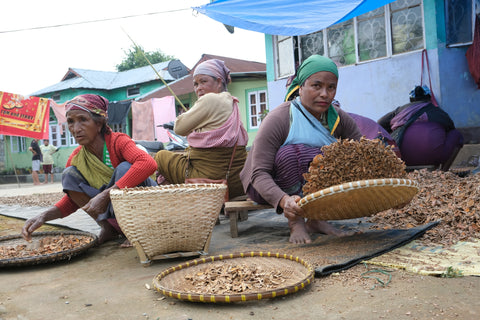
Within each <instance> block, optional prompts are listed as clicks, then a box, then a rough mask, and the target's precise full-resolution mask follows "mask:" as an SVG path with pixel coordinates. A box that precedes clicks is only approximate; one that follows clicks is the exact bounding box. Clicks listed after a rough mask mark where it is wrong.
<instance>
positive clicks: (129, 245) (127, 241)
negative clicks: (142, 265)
mask: <svg viewBox="0 0 480 320" xmlns="http://www.w3.org/2000/svg"><path fill="white" fill-rule="evenodd" d="M131 247H133V246H132V244H131V243H130V241H129V240H128V239H125V241H124V242H123V243H122V244H121V245H120V248H131Z"/></svg>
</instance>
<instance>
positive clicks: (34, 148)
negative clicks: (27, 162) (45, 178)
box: [28, 139, 42, 185]
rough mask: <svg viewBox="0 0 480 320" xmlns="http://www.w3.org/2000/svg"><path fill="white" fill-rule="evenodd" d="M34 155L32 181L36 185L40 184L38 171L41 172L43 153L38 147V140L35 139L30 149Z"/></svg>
mask: <svg viewBox="0 0 480 320" xmlns="http://www.w3.org/2000/svg"><path fill="white" fill-rule="evenodd" d="M28 150H30V151H31V152H32V153H33V156H32V179H33V184H34V185H39V184H40V179H39V178H38V171H40V162H41V161H42V151H41V150H40V147H39V146H38V139H33V140H32V142H31V143H30V147H29V148H28Z"/></svg>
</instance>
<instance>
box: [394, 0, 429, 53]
mask: <svg viewBox="0 0 480 320" xmlns="http://www.w3.org/2000/svg"><path fill="white" fill-rule="evenodd" d="M391 18H392V47H393V54H397V53H402V52H408V51H413V50H418V49H422V48H423V24H422V10H421V8H420V6H417V7H413V8H409V9H404V10H400V11H396V12H393V13H392V17H391Z"/></svg>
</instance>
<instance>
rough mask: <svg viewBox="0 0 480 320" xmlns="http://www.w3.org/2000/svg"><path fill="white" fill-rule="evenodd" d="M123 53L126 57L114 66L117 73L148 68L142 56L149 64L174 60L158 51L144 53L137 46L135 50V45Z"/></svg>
mask: <svg viewBox="0 0 480 320" xmlns="http://www.w3.org/2000/svg"><path fill="white" fill-rule="evenodd" d="M123 52H124V53H125V56H126V57H125V58H124V59H123V61H122V62H121V63H120V64H117V65H116V68H117V71H126V70H130V69H135V68H140V67H144V66H148V62H147V60H146V59H145V57H144V55H145V56H147V58H148V60H149V61H150V63H151V64H155V63H159V62H164V61H169V60H173V59H175V57H174V56H170V55H166V54H164V53H163V52H162V51H160V50H157V51H151V52H145V50H144V49H143V48H142V47H140V46H139V47H138V48H137V47H136V46H135V45H132V46H131V47H130V48H129V49H128V50H124V51H123ZM142 52H143V54H142Z"/></svg>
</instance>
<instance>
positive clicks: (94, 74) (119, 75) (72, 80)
mask: <svg viewBox="0 0 480 320" xmlns="http://www.w3.org/2000/svg"><path fill="white" fill-rule="evenodd" d="M169 62H170V61H165V62H160V63H156V64H154V65H153V66H154V67H155V70H157V72H158V73H159V74H160V76H161V77H162V78H163V79H164V80H165V81H172V80H175V78H173V77H172V76H171V75H170V73H169V72H168V70H167V67H168V64H169ZM156 79H158V77H157V75H156V73H155V72H154V71H153V69H152V67H151V66H145V67H141V68H136V69H131V70H127V71H122V72H113V71H97V70H88V69H77V68H70V69H68V71H67V73H66V74H65V76H64V77H63V79H62V81H60V82H59V83H56V84H54V85H51V86H49V87H46V88H43V89H41V90H38V91H36V92H34V93H32V94H31V95H33V96H36V95H41V94H44V93H50V92H57V91H62V90H67V89H80V88H83V89H85V88H86V89H103V90H112V89H117V88H122V87H128V86H132V85H135V84H140V83H145V82H150V81H153V80H156Z"/></svg>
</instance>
